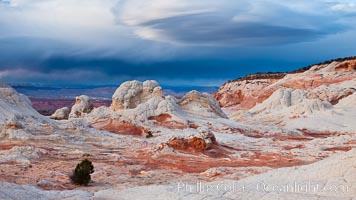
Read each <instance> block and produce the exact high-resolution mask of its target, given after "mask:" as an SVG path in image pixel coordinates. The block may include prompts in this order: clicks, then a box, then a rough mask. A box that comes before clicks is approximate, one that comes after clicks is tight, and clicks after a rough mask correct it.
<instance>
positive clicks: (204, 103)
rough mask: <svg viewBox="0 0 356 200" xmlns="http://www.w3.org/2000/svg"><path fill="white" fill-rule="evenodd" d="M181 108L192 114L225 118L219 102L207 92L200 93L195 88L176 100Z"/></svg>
mask: <svg viewBox="0 0 356 200" xmlns="http://www.w3.org/2000/svg"><path fill="white" fill-rule="evenodd" d="M178 105H179V106H180V107H182V108H183V110H184V111H185V112H187V113H189V114H192V115H199V116H202V117H222V118H227V116H226V115H225V113H224V112H223V111H222V110H221V108H220V105H219V103H218V102H217V101H216V99H214V98H213V97H212V96H211V95H210V94H208V93H200V92H198V91H196V90H193V91H191V92H188V93H187V94H186V95H184V96H183V98H182V99H180V100H179V101H178Z"/></svg>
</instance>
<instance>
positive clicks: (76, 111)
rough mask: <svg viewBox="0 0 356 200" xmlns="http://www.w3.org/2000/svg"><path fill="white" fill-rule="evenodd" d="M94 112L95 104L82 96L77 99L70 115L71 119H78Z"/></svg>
mask: <svg viewBox="0 0 356 200" xmlns="http://www.w3.org/2000/svg"><path fill="white" fill-rule="evenodd" d="M92 110H93V104H92V103H91V101H90V98H89V97H88V96H86V95H81V96H78V97H76V98H75V104H74V105H73V107H72V110H71V111H70V113H69V118H77V117H80V116H82V115H83V114H84V113H90V112H91V111H92Z"/></svg>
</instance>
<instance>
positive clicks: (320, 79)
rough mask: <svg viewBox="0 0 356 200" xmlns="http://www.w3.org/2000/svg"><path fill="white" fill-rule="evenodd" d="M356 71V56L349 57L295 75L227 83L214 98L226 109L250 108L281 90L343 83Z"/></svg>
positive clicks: (265, 75)
mask: <svg viewBox="0 0 356 200" xmlns="http://www.w3.org/2000/svg"><path fill="white" fill-rule="evenodd" d="M355 69H356V57H347V58H338V59H334V60H329V61H325V62H322V63H318V64H315V65H310V66H307V67H303V68H300V69H298V70H294V71H291V72H267V73H256V74H251V75H247V76H244V77H241V78H238V79H235V80H232V81H227V82H226V83H224V84H223V85H222V86H221V87H220V88H219V90H218V91H217V92H216V93H214V94H213V95H214V97H215V98H216V99H217V100H218V101H219V103H220V105H221V106H222V107H233V108H235V109H250V108H252V107H253V106H255V105H256V104H257V103H260V102H262V101H264V100H265V99H267V98H268V97H269V96H270V95H271V94H272V93H273V92H274V91H276V90H277V89H279V88H281V87H286V88H293V89H303V90H306V89H310V88H315V87H319V86H321V85H324V84H333V83H339V82H343V81H345V80H351V79H353V78H355V77H356V74H355ZM325 92H327V91H324V93H325ZM335 98H336V97H335ZM333 101H337V99H334V100H333Z"/></svg>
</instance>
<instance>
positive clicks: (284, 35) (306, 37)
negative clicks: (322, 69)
mask: <svg viewBox="0 0 356 200" xmlns="http://www.w3.org/2000/svg"><path fill="white" fill-rule="evenodd" d="M207 19H210V20H207ZM140 26H145V27H149V28H152V29H153V30H163V34H165V35H167V37H168V38H171V39H172V40H176V41H179V42H182V43H188V44H224V45H229V46H232V45H241V44H245V45H246V44H257V45H265V44H270V45H271V44H273V45H276V44H281V43H282V44H283V43H296V42H306V41H310V40H313V39H317V38H319V37H322V36H324V35H328V34H333V33H336V32H338V31H340V30H341V27H340V26H339V27H333V29H329V30H314V29H306V28H297V27H296V28H293V27H287V26H277V25H269V24H264V23H260V22H242V23H236V22H233V21H226V20H223V19H220V18H219V17H216V16H214V15H211V14H195V15H185V16H177V17H170V18H165V19H158V20H152V21H148V22H145V23H142V24H140Z"/></svg>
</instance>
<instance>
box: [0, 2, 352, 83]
mask: <svg viewBox="0 0 356 200" xmlns="http://www.w3.org/2000/svg"><path fill="white" fill-rule="evenodd" d="M79 5H80V6H79ZM355 13H356V10H355V4H354V3H337V2H331V1H328V2H326V1H321V0H300V1H291V0H286V1H279V0H278V1H277V0H266V1H250V0H239V1H234V0H219V1H216V0H194V1H191V0H150V1H147V0H120V1H117V0H91V1H87V0H76V1H73V0H50V1H48V0H0V55H1V56H0V81H5V82H41V83H50V84H51V83H53V84H108V83H112V84H118V83H119V82H121V81H124V80H130V79H139V80H144V79H157V80H159V81H161V82H162V83H164V84H199V85H219V84H221V83H222V82H224V81H226V80H227V79H234V78H236V77H238V76H241V75H245V74H248V73H253V72H257V71H288V70H291V69H295V68H297V67H302V66H304V65H307V64H312V63H313V62H319V61H323V60H328V59H331V58H335V57H342V56H351V55H355V53H356V50H355V46H356V40H355V37H354V35H355V34H356V31H355V29H354V27H355V25H356V24H355V22H356V20H355V16H356V15H355Z"/></svg>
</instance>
